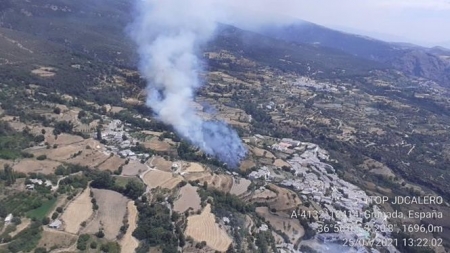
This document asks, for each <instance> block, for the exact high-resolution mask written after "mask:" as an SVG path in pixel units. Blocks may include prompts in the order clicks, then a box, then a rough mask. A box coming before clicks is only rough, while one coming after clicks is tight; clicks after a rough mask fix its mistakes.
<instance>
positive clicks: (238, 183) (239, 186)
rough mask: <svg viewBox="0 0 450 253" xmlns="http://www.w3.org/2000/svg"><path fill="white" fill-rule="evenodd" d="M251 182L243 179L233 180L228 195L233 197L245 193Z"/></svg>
mask: <svg viewBox="0 0 450 253" xmlns="http://www.w3.org/2000/svg"><path fill="white" fill-rule="evenodd" d="M250 184H251V181H250V180H248V179H245V178H240V179H237V180H236V178H233V186H232V187H231V190H230V193H231V194H234V195H237V196H239V195H242V194H244V193H245V192H247V189H248V187H249V186H250Z"/></svg>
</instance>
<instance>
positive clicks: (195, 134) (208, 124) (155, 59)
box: [130, 0, 246, 167]
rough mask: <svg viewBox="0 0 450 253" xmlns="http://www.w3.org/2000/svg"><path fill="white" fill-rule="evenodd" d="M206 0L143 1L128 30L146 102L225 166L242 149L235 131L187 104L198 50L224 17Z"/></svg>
mask: <svg viewBox="0 0 450 253" xmlns="http://www.w3.org/2000/svg"><path fill="white" fill-rule="evenodd" d="M218 4H219V2H215V1H211V0H187V1H186V0H183V1H179V0H163V1H162V0H144V1H138V2H136V6H135V7H136V11H137V17H136V19H135V21H134V23H133V24H132V25H131V26H130V35H131V37H132V38H133V39H134V41H135V42H136V44H137V46H138V53H139V55H140V72H141V74H142V75H143V76H144V77H145V78H146V80H147V81H148V94H149V95H148V97H147V105H148V106H150V107H151V108H152V109H153V110H154V111H155V113H156V116H157V118H158V119H159V120H161V121H163V122H164V123H167V124H170V125H172V126H173V127H174V129H175V130H176V131H177V132H178V134H180V135H181V136H182V137H184V138H186V139H188V140H189V141H190V142H191V143H192V144H194V145H195V146H198V147H199V148H200V149H202V150H203V151H204V152H206V153H207V154H210V155H213V156H216V157H217V158H218V159H219V160H221V161H223V162H225V163H227V165H228V166H229V167H237V166H238V164H239V162H240V160H241V159H242V158H243V157H244V156H245V155H246V149H245V148H244V145H243V144H242V142H241V140H240V138H239V136H238V135H237V133H236V132H235V131H234V130H232V129H231V128H230V127H229V126H227V125H226V124H225V123H223V122H219V121H204V120H203V119H202V118H200V117H199V116H198V115H197V114H196V111H195V110H194V109H193V107H192V102H193V100H194V92H195V90H196V89H197V88H199V87H200V86H201V84H202V81H201V80H199V77H198V72H199V71H200V70H201V69H200V62H199V58H198V52H199V49H200V47H201V46H202V45H204V44H205V43H206V42H208V41H209V40H210V39H211V38H212V37H213V36H214V32H215V29H216V26H217V22H218V21H219V20H220V19H221V18H223V17H224V16H223V14H222V13H221V8H219V5H218Z"/></svg>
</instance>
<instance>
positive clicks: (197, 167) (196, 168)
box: [183, 162, 205, 172]
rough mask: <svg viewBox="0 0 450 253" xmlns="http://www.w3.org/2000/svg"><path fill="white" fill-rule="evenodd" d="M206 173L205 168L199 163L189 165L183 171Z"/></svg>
mask: <svg viewBox="0 0 450 253" xmlns="http://www.w3.org/2000/svg"><path fill="white" fill-rule="evenodd" d="M203 171H205V167H203V165H201V164H199V163H192V162H190V163H187V164H186V169H184V170H183V172H203Z"/></svg>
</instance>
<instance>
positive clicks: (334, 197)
mask: <svg viewBox="0 0 450 253" xmlns="http://www.w3.org/2000/svg"><path fill="white" fill-rule="evenodd" d="M282 142H285V143H287V140H283V141H282ZM297 147H299V148H304V152H303V153H301V155H297V154H295V155H294V157H293V158H292V159H291V160H290V161H289V163H290V164H291V165H292V168H291V172H292V173H293V174H294V176H295V177H292V178H288V179H285V180H283V181H282V182H281V183H280V184H281V185H283V186H285V187H289V188H291V189H293V190H295V191H297V192H298V193H299V194H300V195H301V196H302V198H303V199H306V200H307V201H308V202H310V203H311V204H312V206H313V207H314V208H315V209H317V211H319V212H318V215H317V217H316V221H315V222H312V223H311V224H310V226H311V228H313V229H318V228H320V227H321V226H323V224H325V222H326V221H332V222H335V223H336V224H338V226H339V227H345V228H350V229H345V230H342V231H339V232H338V233H325V234H319V235H318V236H317V238H316V239H317V240H318V241H321V242H333V241H342V240H346V239H355V238H361V239H364V238H366V239H367V238H378V239H377V240H383V239H385V240H386V239H387V238H389V236H390V234H389V233H384V234H382V233H381V231H380V229H371V230H366V229H363V228H368V227H369V228H375V227H377V228H380V227H386V226H388V223H387V221H386V220H385V219H384V217H383V216H382V215H379V216H376V217H374V216H371V219H370V220H368V221H367V220H364V219H363V217H364V216H366V215H370V214H371V213H376V212H380V210H379V208H378V207H377V206H376V205H373V206H370V204H371V203H370V201H367V200H369V199H370V197H368V196H367V194H366V193H365V192H364V191H363V190H361V189H360V188H359V187H357V186H355V185H353V184H351V183H349V182H346V181H344V180H342V179H340V178H339V177H338V176H337V174H336V173H335V170H334V168H333V167H332V166H331V165H329V164H327V163H326V161H329V156H328V153H327V152H326V151H325V150H323V149H321V148H320V147H319V146H317V145H316V144H311V143H300V144H299V145H297ZM364 222H365V223H364ZM386 249H387V250H388V251H389V252H396V249H395V247H393V246H392V247H390V246H386ZM361 250H362V248H361Z"/></svg>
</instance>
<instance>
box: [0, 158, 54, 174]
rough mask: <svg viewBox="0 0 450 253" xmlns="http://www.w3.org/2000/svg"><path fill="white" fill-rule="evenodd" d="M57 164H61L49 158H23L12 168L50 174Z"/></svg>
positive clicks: (26, 171)
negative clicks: (40, 159)
mask: <svg viewBox="0 0 450 253" xmlns="http://www.w3.org/2000/svg"><path fill="white" fill-rule="evenodd" d="M58 165H61V163H60V162H55V161H49V160H43V161H39V160H36V159H23V160H20V161H19V162H18V163H17V164H15V165H14V166H13V168H14V170H15V171H16V172H23V173H30V172H35V173H42V174H52V173H54V171H55V169H56V167H58ZM2 168H3V167H2Z"/></svg>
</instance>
